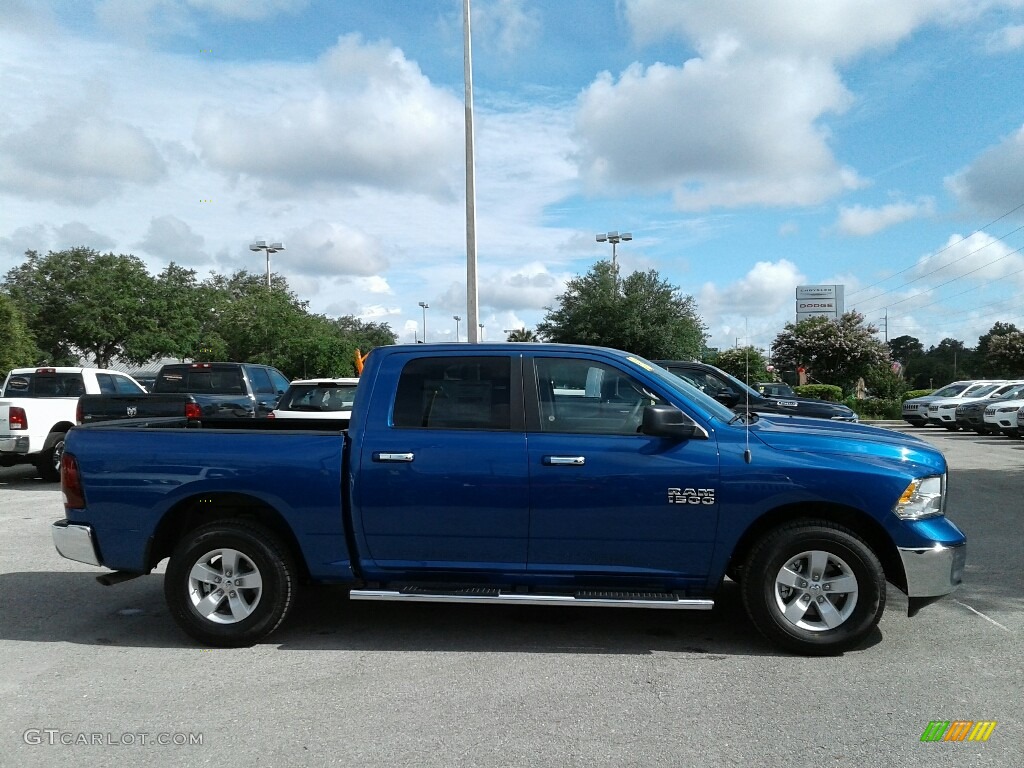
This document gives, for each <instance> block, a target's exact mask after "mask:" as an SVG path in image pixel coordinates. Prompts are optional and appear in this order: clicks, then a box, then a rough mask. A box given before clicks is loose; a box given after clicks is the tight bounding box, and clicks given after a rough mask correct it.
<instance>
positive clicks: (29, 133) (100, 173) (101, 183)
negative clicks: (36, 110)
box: [0, 105, 167, 205]
mask: <svg viewBox="0 0 1024 768" xmlns="http://www.w3.org/2000/svg"><path fill="white" fill-rule="evenodd" d="M84 110H85V107H84V105H80V106H79V107H78V108H76V109H67V110H59V111H56V112H53V113H51V114H49V115H48V116H47V117H46V118H44V119H43V120H40V121H38V122H37V123H35V124H34V125H31V126H29V127H27V128H25V129H23V130H21V131H15V132H12V133H9V134H7V135H5V136H2V137H0V189H2V190H5V191H8V192H14V193H17V194H21V195H25V196H26V197H31V198H36V199H39V198H44V199H53V200H61V201H65V202H72V203H78V204H82V205H92V204H95V203H97V202H99V201H100V200H102V199H104V198H107V197H110V196H112V195H116V194H118V193H119V192H120V191H121V190H122V189H123V187H124V185H125V184H129V183H133V184H154V183H156V182H157V181H159V180H160V179H162V178H163V177H164V175H165V174H166V170H167V167H166V164H165V162H164V160H163V157H161V155H160V152H159V151H158V150H157V148H156V146H155V145H154V144H153V142H152V141H151V140H150V139H149V137H148V136H146V134H145V132H144V131H142V129H140V128H139V127H137V126H135V125H131V124H129V123H127V122H124V121H122V120H115V119H111V118H108V117H105V116H103V115H101V114H87V113H85V112H84Z"/></svg>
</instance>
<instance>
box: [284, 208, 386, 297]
mask: <svg viewBox="0 0 1024 768" xmlns="http://www.w3.org/2000/svg"><path fill="white" fill-rule="evenodd" d="M284 245H285V251H284V253H283V254H281V255H275V256H274V257H273V258H274V259H278V260H280V261H282V262H283V263H284V264H285V265H286V266H285V267H284V268H283V269H282V271H283V272H285V273H287V274H289V275H291V274H294V273H298V274H302V275H307V276H322V277H339V276H349V277H351V276H359V277H363V278H367V277H370V278H373V277H376V276H377V275H378V273H380V272H383V271H385V270H386V269H387V268H388V259H387V257H386V256H385V254H384V253H383V250H382V248H381V245H380V243H379V242H378V241H377V240H376V238H374V237H372V236H370V235H368V234H367V233H365V232H361V231H359V230H356V229H353V228H351V227H348V226H346V225H343V224H332V223H329V222H327V221H323V220H318V221H314V222H311V223H309V224H306V225H305V226H304V227H301V228H299V229H293V230H289V231H288V232H287V233H286V236H285V240H284ZM271 269H273V265H271ZM289 279H290V278H289ZM380 279H382V278H378V280H380ZM367 285H371V286H374V287H376V288H380V287H381V283H380V282H374V281H371V282H369V283H366V282H364V283H361V284H360V286H359V290H362V289H364V288H365V287H366V286H367Z"/></svg>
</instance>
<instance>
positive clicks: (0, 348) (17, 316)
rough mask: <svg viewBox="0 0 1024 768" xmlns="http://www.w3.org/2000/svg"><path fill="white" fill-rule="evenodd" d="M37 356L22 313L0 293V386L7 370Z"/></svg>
mask: <svg viewBox="0 0 1024 768" xmlns="http://www.w3.org/2000/svg"><path fill="white" fill-rule="evenodd" d="M38 357H39V350H38V349H36V345H35V342H34V340H33V339H32V333H31V332H30V331H29V329H28V324H27V323H26V322H25V317H24V315H23V314H22V313H21V311H20V310H19V309H18V307H17V305H16V304H15V303H14V301H12V300H11V298H10V297H9V296H7V295H6V294H4V293H0V386H2V382H3V378H4V377H5V376H6V375H7V372H8V371H10V370H11V369H12V368H23V367H25V366H29V365H33V364H35V362H36V361H37V360H38Z"/></svg>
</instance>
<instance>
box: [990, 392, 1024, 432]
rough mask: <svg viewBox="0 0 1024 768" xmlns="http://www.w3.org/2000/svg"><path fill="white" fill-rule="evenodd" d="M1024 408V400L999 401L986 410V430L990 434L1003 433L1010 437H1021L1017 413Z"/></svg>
mask: <svg viewBox="0 0 1024 768" xmlns="http://www.w3.org/2000/svg"><path fill="white" fill-rule="evenodd" d="M1021 407H1024V400H999V401H997V402H994V403H992V405H990V406H989V407H988V408H986V409H985V428H986V429H987V430H988V431H989V432H1002V433H1003V434H1004V435H1006V436H1008V437H1020V436H1021V434H1024V433H1022V432H1021V431H1020V425H1019V423H1018V421H1017V411H1019V410H1020V409H1021Z"/></svg>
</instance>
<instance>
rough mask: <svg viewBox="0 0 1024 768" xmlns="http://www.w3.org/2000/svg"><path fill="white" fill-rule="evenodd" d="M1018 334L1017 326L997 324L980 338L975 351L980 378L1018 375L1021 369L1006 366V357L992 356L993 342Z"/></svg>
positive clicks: (976, 369) (1000, 355)
mask: <svg viewBox="0 0 1024 768" xmlns="http://www.w3.org/2000/svg"><path fill="white" fill-rule="evenodd" d="M1013 333H1018V330H1017V326H1016V325H1014V324H1013V323H996V324H995V325H993V326H992V327H991V328H990V329H989V331H988V333H985V334H982V335H981V336H979V337H978V346H977V347H975V349H974V355H975V360H976V362H977V366H976V368H975V371H976V372H977V374H978V375H979V376H983V377H991V378H999V377H1010V376H1015V375H1017V372H1018V371H1019V368H1015V367H1013V366H1012V365H1011V366H1007V365H1006V364H1005V358H1004V356H1003V355H1002V354H1001V353H1000V354H996V355H990V354H989V352H990V351H991V349H992V342H993V341H995V340H996V339H997V338H999V337H1001V336H1008V335H1010V334H1013Z"/></svg>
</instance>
